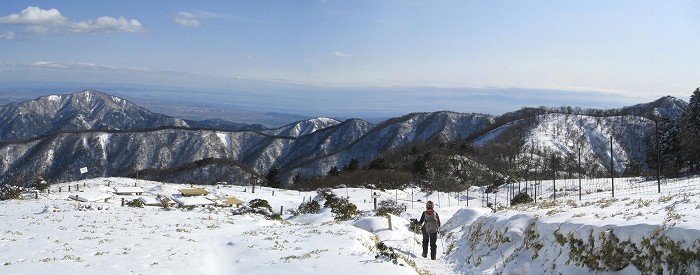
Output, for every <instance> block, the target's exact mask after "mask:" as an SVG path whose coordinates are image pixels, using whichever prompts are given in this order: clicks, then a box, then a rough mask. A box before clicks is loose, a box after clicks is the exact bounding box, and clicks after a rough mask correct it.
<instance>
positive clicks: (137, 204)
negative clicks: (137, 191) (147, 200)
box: [126, 199, 143, 208]
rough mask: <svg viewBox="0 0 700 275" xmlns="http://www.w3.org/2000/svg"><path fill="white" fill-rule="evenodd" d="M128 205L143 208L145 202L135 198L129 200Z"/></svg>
mask: <svg viewBox="0 0 700 275" xmlns="http://www.w3.org/2000/svg"><path fill="white" fill-rule="evenodd" d="M126 205H128V206H130V207H138V208H143V202H142V201H141V200H139V199H133V200H131V201H129V202H127V203H126Z"/></svg>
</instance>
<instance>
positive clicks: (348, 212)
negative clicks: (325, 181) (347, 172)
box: [317, 189, 360, 221]
mask: <svg viewBox="0 0 700 275" xmlns="http://www.w3.org/2000/svg"><path fill="white" fill-rule="evenodd" d="M317 192H318V194H319V195H320V196H322V197H323V198H324V199H326V202H325V203H324V204H323V207H330V208H331V213H333V214H335V220H336V221H347V220H350V219H353V218H355V217H357V216H358V215H359V214H360V211H359V210H357V205H355V204H353V203H351V202H350V201H349V200H348V199H347V198H343V197H338V196H337V195H336V194H334V193H333V191H331V190H330V189H319V190H318V191H317Z"/></svg>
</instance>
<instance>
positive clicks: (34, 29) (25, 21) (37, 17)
mask: <svg viewBox="0 0 700 275" xmlns="http://www.w3.org/2000/svg"><path fill="white" fill-rule="evenodd" d="M0 25H25V26H27V27H26V29H25V32H27V33H39V34H46V33H49V32H52V31H54V32H62V31H68V32H70V33H109V32H131V33H138V32H145V29H144V28H143V27H142V26H141V23H140V22H139V21H138V20H136V19H126V18H124V16H120V17H119V18H114V17H110V16H102V17H99V18H97V19H96V20H85V21H80V22H71V21H70V20H69V19H68V18H67V17H65V16H63V15H62V14H61V12H60V11H58V10H57V9H48V10H46V9H42V8H40V7H34V6H29V7H27V8H26V9H24V10H22V11H21V12H20V13H16V14H10V15H8V16H4V17H0ZM6 36H7V34H5V35H3V38H4V39H7V38H6ZM12 38H14V34H13V35H12Z"/></svg>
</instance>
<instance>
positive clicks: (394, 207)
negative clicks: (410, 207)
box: [377, 200, 404, 216]
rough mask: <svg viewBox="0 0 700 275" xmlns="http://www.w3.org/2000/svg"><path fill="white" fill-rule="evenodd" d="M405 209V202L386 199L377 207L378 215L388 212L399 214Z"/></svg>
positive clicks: (384, 214)
mask: <svg viewBox="0 0 700 275" xmlns="http://www.w3.org/2000/svg"><path fill="white" fill-rule="evenodd" d="M403 210H404V205H403V204H398V203H396V201H394V200H384V201H380V202H379V207H377V216H386V215H387V214H393V215H396V216H399V215H401V213H403Z"/></svg>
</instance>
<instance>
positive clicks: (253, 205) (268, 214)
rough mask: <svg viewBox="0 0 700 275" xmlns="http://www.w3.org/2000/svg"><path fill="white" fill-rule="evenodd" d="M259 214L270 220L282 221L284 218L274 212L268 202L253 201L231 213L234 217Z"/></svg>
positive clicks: (261, 200)
mask: <svg viewBox="0 0 700 275" xmlns="http://www.w3.org/2000/svg"><path fill="white" fill-rule="evenodd" d="M248 213H251V214H259V215H263V216H265V218H267V219H269V220H281V219H282V216H281V215H280V214H279V213H274V212H272V206H270V203H268V202H267V201H266V200H263V199H253V200H251V201H250V202H248V204H247V205H243V206H241V207H239V208H235V209H233V210H232V211H231V214H233V215H243V214H248Z"/></svg>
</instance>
